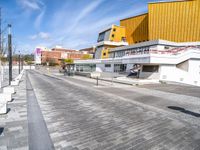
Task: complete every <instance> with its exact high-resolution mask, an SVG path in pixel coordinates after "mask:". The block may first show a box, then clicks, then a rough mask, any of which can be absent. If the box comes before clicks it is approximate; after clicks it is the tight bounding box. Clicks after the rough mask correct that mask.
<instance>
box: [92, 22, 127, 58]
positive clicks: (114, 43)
mask: <svg viewBox="0 0 200 150" xmlns="http://www.w3.org/2000/svg"><path fill="white" fill-rule="evenodd" d="M125 45H128V43H127V42H126V36H125V27H122V26H117V25H112V26H111V27H108V28H106V29H104V30H102V31H101V32H100V33H99V36H98V40H97V44H96V51H95V58H96V59H105V58H109V51H110V49H111V48H115V47H118V46H125Z"/></svg>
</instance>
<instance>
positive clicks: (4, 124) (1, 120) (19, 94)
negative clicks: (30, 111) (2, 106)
mask: <svg viewBox="0 0 200 150" xmlns="http://www.w3.org/2000/svg"><path fill="white" fill-rule="evenodd" d="M15 91H16V93H15V94H13V96H12V97H13V101H12V102H9V103H8V109H9V110H8V113H7V114H5V115H0V150H27V149H28V122H27V100H26V79H25V73H24V75H23V77H22V80H21V82H20V84H19V86H15Z"/></svg>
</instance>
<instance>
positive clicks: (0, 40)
mask: <svg viewBox="0 0 200 150" xmlns="http://www.w3.org/2000/svg"><path fill="white" fill-rule="evenodd" d="M1 20H2V19H1V7H0V54H2V52H3V50H2V31H1Z"/></svg>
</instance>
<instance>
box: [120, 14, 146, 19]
mask: <svg viewBox="0 0 200 150" xmlns="http://www.w3.org/2000/svg"><path fill="white" fill-rule="evenodd" d="M147 14H148V12H146V13H143V14H139V15H135V16H132V17H127V18H124V19H121V20H120V21H123V20H127V19H132V18H136V17H139V16H143V15H147Z"/></svg>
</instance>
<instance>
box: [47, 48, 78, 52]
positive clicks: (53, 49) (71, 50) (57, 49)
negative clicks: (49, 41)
mask: <svg viewBox="0 0 200 150" xmlns="http://www.w3.org/2000/svg"><path fill="white" fill-rule="evenodd" d="M51 50H52V51H61V52H76V51H77V50H73V49H65V48H52V49H51Z"/></svg>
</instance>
